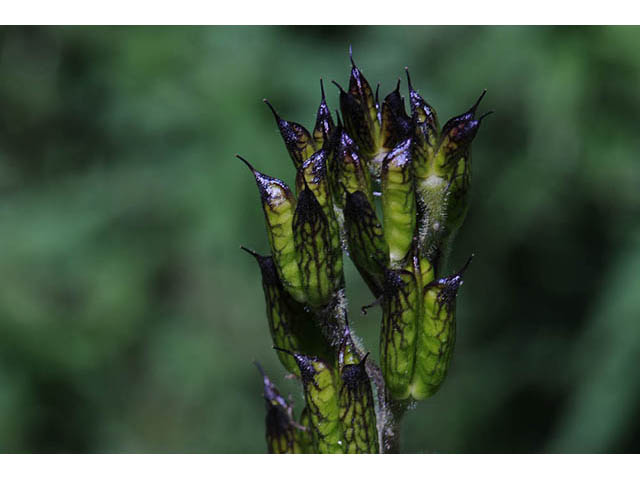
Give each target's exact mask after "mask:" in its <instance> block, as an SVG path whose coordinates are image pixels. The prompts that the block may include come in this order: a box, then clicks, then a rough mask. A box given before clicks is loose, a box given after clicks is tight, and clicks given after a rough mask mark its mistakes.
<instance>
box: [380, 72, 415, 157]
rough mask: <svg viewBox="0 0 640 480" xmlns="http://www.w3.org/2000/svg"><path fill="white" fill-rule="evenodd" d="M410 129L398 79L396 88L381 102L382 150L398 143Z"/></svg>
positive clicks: (405, 136) (387, 149)
mask: <svg viewBox="0 0 640 480" xmlns="http://www.w3.org/2000/svg"><path fill="white" fill-rule="evenodd" d="M410 131H411V119H410V118H409V117H408V116H407V113H406V111H405V108H404V99H403V98H402V96H401V95H400V80H398V84H397V85H396V89H395V90H394V91H393V92H391V93H390V94H389V95H387V97H386V98H385V99H384V102H382V129H381V140H380V141H381V143H382V150H381V151H382V152H385V153H386V152H389V151H391V149H393V148H394V147H395V146H396V145H397V144H398V143H400V142H402V141H403V140H405V139H406V138H407V136H408V135H409V134H410Z"/></svg>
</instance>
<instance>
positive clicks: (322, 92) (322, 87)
mask: <svg viewBox="0 0 640 480" xmlns="http://www.w3.org/2000/svg"><path fill="white" fill-rule="evenodd" d="M320 94H321V95H322V101H323V102H324V101H325V96H324V83H323V82H322V78H321V79H320Z"/></svg>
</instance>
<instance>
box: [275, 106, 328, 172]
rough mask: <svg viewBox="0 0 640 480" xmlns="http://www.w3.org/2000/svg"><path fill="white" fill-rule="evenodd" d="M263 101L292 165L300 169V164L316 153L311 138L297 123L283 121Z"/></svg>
mask: <svg viewBox="0 0 640 480" xmlns="http://www.w3.org/2000/svg"><path fill="white" fill-rule="evenodd" d="M263 101H264V103H266V104H267V106H268V107H269V108H270V109H271V111H272V112H273V116H274V117H275V119H276V123H277V124H278V129H280V135H282V139H283V140H284V144H285V146H286V147H287V151H288V152H289V156H290V157H291V160H293V164H294V165H295V167H296V168H300V166H301V165H302V163H303V162H304V161H305V160H306V159H307V158H309V157H310V156H311V155H312V154H313V152H315V151H316V144H315V141H314V139H313V136H311V134H310V133H309V131H308V130H307V129H306V128H304V127H303V126H302V125H300V124H299V123H296V122H288V121H287V120H284V119H283V118H282V117H281V116H280V115H279V114H278V112H277V111H276V109H275V108H273V105H271V103H269V101H268V100H267V99H266V98H265V99H264V100H263Z"/></svg>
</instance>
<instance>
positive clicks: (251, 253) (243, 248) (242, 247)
mask: <svg viewBox="0 0 640 480" xmlns="http://www.w3.org/2000/svg"><path fill="white" fill-rule="evenodd" d="M240 249H242V250H244V251H245V252H247V253H248V254H249V255H251V256H252V257H254V258H255V259H257V260H260V259H261V258H264V257H263V255H260V254H259V253H258V252H256V251H255V250H251V249H250V248H247V247H245V246H244V245H240Z"/></svg>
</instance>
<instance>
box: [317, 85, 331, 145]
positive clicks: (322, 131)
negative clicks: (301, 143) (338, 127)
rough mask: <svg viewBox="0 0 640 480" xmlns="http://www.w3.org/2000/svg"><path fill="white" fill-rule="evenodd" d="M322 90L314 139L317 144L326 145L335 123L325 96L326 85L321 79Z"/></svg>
mask: <svg viewBox="0 0 640 480" xmlns="http://www.w3.org/2000/svg"><path fill="white" fill-rule="evenodd" d="M320 91H321V92H322V99H321V100H320V106H319V107H318V113H317V115H316V125H315V127H314V129H313V139H314V141H315V143H316V145H318V146H321V147H324V145H325V142H328V141H329V139H330V138H331V135H332V134H333V130H334V128H335V125H334V123H333V118H332V117H331V111H330V110H329V107H328V106H327V101H326V99H325V96H324V85H323V84H322V79H320Z"/></svg>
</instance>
